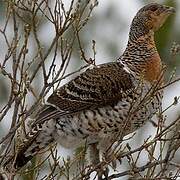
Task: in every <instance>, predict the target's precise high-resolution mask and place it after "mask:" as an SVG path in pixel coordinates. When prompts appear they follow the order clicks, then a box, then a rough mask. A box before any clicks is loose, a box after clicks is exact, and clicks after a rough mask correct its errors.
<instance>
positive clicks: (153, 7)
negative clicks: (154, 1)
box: [149, 6, 158, 11]
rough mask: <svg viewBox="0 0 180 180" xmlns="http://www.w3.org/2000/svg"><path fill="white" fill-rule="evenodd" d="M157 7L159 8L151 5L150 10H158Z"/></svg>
mask: <svg viewBox="0 0 180 180" xmlns="http://www.w3.org/2000/svg"><path fill="white" fill-rule="evenodd" d="M157 9H158V7H157V6H151V7H149V10H151V11H156V10H157Z"/></svg>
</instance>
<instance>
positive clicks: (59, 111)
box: [6, 3, 175, 169]
mask: <svg viewBox="0 0 180 180" xmlns="http://www.w3.org/2000/svg"><path fill="white" fill-rule="evenodd" d="M174 12H175V9H174V8H173V7H169V6H166V5H161V4H157V3H150V4H147V5H145V6H144V7H142V8H141V9H140V10H139V11H138V12H137V13H136V15H135V17H134V18H133V20H132V23H131V26H130V31H129V39H128V43H127V47H126V49H125V50H124V52H123V53H122V55H121V56H120V57H119V58H118V59H117V60H116V61H115V62H109V63H104V64H100V65H95V66H93V67H91V68H88V69H87V70H86V71H84V72H82V73H81V74H79V75H78V76H77V77H75V78H74V79H72V80H70V81H69V82H67V83H66V84H65V85H63V86H61V87H60V88H59V89H57V90H56V91H54V92H53V93H52V94H51V95H50V96H49V98H48V99H47V103H46V104H45V105H44V106H43V108H42V110H41V111H40V112H39V113H38V115H37V116H36V118H35V119H34V121H33V124H32V126H31V129H30V131H29V133H28V135H27V138H26V140H25V141H24V142H23V144H22V145H21V146H20V148H18V150H17V152H15V155H14V156H13V158H12V159H11V162H13V163H11V164H12V165H13V168H14V169H20V168H22V167H23V166H24V165H25V164H27V162H29V161H30V160H31V159H32V158H33V157H34V156H35V155H37V154H38V153H39V152H41V151H42V150H44V149H45V148H47V147H48V146H49V145H50V144H52V143H54V142H58V143H59V144H60V145H61V146H63V147H66V148H70V149H72V148H74V147H78V146H80V145H81V144H83V143H86V144H87V145H88V147H89V149H91V150H92V151H93V149H96V150H98V152H99V151H100V152H106V151H107V150H108V149H109V148H110V146H111V145H112V144H113V143H115V142H116V141H119V140H122V138H123V137H124V136H126V135H128V134H130V133H132V132H134V131H136V130H137V129H139V128H140V127H142V126H143V125H144V124H145V123H146V122H147V121H148V120H150V119H151V118H152V116H153V115H154V114H155V113H156V112H157V111H158V109H159V108H160V107H161V102H162V96H163V90H162V89H161V90H159V89H160V88H158V87H160V86H161V85H162V84H163V82H164V80H163V72H162V71H163V65H162V61H161V58H160V55H159V53H158V50H157V48H156V44H155V40H154V34H155V32H156V31H157V30H159V28H160V27H161V26H162V25H163V24H164V23H165V21H166V19H167V17H168V16H169V15H171V14H173V13H174ZM8 162H10V161H8ZM92 162H94V163H97V160H96V159H92ZM6 165H7V162H6Z"/></svg>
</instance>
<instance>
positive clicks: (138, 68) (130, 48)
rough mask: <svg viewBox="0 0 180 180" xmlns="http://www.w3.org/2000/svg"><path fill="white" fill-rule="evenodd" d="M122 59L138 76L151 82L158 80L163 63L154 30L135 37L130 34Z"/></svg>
mask: <svg viewBox="0 0 180 180" xmlns="http://www.w3.org/2000/svg"><path fill="white" fill-rule="evenodd" d="M120 60H121V61H122V63H123V64H125V65H126V66H127V67H128V68H129V69H130V70H131V71H132V72H134V73H135V74H136V75H137V76H143V77H144V78H145V79H146V80H148V81H150V82H152V81H154V80H157V79H158V77H159V75H160V73H161V71H162V64H161V59H160V56H159V54H158V52H157V49H156V45H155V41H154V32H151V31H150V32H148V33H146V34H143V35H142V36H133V38H132V37H131V36H130V37H129V41H128V45H127V48H126V50H125V51H124V53H123V55H122V56H121V58H120Z"/></svg>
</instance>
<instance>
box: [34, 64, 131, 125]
mask: <svg viewBox="0 0 180 180" xmlns="http://www.w3.org/2000/svg"><path fill="white" fill-rule="evenodd" d="M132 89H133V82H132V75H131V74H130V73H128V72H127V71H126V70H125V69H124V68H123V65H122V64H120V63H115V62H113V63H106V64H102V65H99V66H97V67H94V68H92V69H88V70H86V71H85V72H84V73H82V74H80V75H79V76H77V77H76V78H75V79H73V80H71V81H70V82H69V83H67V84H65V85H64V86H62V87H61V88H60V89H58V90H57V91H55V92H54V93H53V94H52V95H51V96H50V97H49V98H48V100H47V102H48V103H49V104H50V105H52V106H53V107H55V108H53V107H52V106H46V108H45V109H44V110H43V111H42V112H41V113H40V114H39V117H38V118H37V120H36V123H42V122H44V121H46V120H48V119H52V118H56V117H60V116H63V115H67V114H72V113H76V112H79V111H82V110H86V109H94V108H98V107H102V106H105V105H112V104H115V103H117V102H118V101H119V100H121V99H122V97H123V95H127V94H128V93H130V91H131V90H132ZM49 108H50V109H49Z"/></svg>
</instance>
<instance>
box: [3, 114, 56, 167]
mask: <svg viewBox="0 0 180 180" xmlns="http://www.w3.org/2000/svg"><path fill="white" fill-rule="evenodd" d="M41 116H42V114H41ZM54 123H55V121H54V120H53V119H50V120H48V121H46V122H44V123H43V124H36V125H34V126H33V128H32V129H31V130H30V132H29V133H28V135H27V137H26V139H25V140H24V141H23V143H22V144H21V145H20V146H19V147H18V148H17V150H16V152H15V153H14V154H13V156H11V157H9V158H8V160H6V162H5V163H4V166H5V169H7V170H8V169H9V167H10V169H12V168H13V169H15V170H18V169H20V168H21V167H23V166H24V165H25V164H27V162H28V161H30V160H31V159H32V158H33V157H34V156H35V155H36V154H37V153H39V152H40V151H42V150H44V149H45V148H46V147H48V145H49V144H51V143H53V142H54V133H55V124H54Z"/></svg>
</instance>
